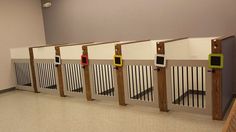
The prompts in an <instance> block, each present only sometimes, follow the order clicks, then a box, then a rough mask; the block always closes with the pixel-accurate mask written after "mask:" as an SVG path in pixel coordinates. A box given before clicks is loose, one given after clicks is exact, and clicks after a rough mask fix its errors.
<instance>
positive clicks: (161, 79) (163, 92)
mask: <svg viewBox="0 0 236 132" xmlns="http://www.w3.org/2000/svg"><path fill="white" fill-rule="evenodd" d="M156 47H157V54H165V43H164V42H160V43H157V46H156ZM157 68H158V69H157V83H158V100H159V108H160V111H164V112H167V111H168V106H167V88H166V68H165V67H157Z"/></svg>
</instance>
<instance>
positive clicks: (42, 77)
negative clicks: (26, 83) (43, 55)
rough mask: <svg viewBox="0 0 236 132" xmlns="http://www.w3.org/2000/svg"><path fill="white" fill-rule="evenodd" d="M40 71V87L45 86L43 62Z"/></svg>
mask: <svg viewBox="0 0 236 132" xmlns="http://www.w3.org/2000/svg"><path fill="white" fill-rule="evenodd" d="M40 70H41V72H42V76H41V79H42V88H45V86H46V85H45V74H44V71H45V70H44V63H41V69H40Z"/></svg>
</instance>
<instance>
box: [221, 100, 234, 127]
mask: <svg viewBox="0 0 236 132" xmlns="http://www.w3.org/2000/svg"><path fill="white" fill-rule="evenodd" d="M222 132H236V102H235V101H234V104H233V106H232V108H231V111H230V113H229V115H228V118H227V120H226V122H225V125H224V127H223V130H222Z"/></svg>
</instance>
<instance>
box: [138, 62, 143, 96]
mask: <svg viewBox="0 0 236 132" xmlns="http://www.w3.org/2000/svg"><path fill="white" fill-rule="evenodd" d="M140 72H141V71H140V66H139V65H138V73H139V75H138V81H139V100H143V97H142V92H143V91H142V89H141V74H140Z"/></svg>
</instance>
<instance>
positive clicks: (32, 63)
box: [29, 48, 39, 93]
mask: <svg viewBox="0 0 236 132" xmlns="http://www.w3.org/2000/svg"><path fill="white" fill-rule="evenodd" d="M29 56H30V68H31V76H32V86H33V88H34V92H35V93H39V91H38V88H37V81H36V74H35V67H34V51H33V48H29Z"/></svg>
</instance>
